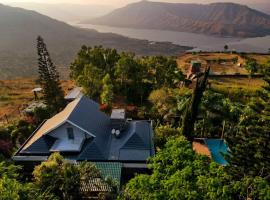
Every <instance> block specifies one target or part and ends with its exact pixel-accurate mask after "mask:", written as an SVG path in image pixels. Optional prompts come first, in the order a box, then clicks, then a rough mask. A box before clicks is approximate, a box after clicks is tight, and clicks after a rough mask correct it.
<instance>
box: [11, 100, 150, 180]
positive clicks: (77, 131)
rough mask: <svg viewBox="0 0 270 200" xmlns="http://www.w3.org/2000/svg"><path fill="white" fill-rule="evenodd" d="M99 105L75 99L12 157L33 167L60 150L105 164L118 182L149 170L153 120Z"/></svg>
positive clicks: (76, 159) (77, 159) (67, 156)
mask: <svg viewBox="0 0 270 200" xmlns="http://www.w3.org/2000/svg"><path fill="white" fill-rule="evenodd" d="M99 108H100V105H99V104H98V103H96V102H94V101H92V100H91V99H89V98H87V97H85V96H81V97H79V98H77V99H75V100H74V101H72V102H71V103H69V104H68V105H67V106H66V108H65V109H64V110H63V111H62V112H60V113H58V114H57V115H55V116H54V117H52V118H50V119H48V120H47V121H45V122H43V123H42V124H41V125H40V127H39V128H38V129H37V130H35V131H34V133H33V134H32V135H31V136H30V137H29V138H28V139H27V141H26V142H25V143H24V144H23V145H22V147H21V148H20V149H19V150H18V151H17V152H16V154H15V155H14V156H13V160H14V161H15V162H16V163H18V164H20V165H23V166H26V168H27V169H29V170H30V169H31V168H33V167H34V166H35V165H36V164H39V163H40V162H42V161H45V160H47V159H48V157H49V156H50V155H51V154H52V153H53V152H60V154H61V155H62V156H63V157H64V158H65V159H66V160H69V161H70V162H74V163H78V162H81V161H89V162H93V163H97V167H99V166H103V167H102V168H103V169H102V170H101V171H102V172H105V174H106V172H110V171H114V173H115V174H118V175H117V176H115V177H118V180H117V181H118V182H119V184H120V183H123V182H125V181H126V180H127V179H128V178H130V177H132V176H133V175H134V174H135V173H141V172H144V173H145V172H147V165H146V162H147V159H148V158H149V157H151V156H153V155H154V144H153V130H152V125H151V123H150V122H149V121H128V120H126V119H125V113H124V110H114V111H113V113H112V115H111V117H110V116H107V115H106V114H105V113H103V112H102V111H100V109H99ZM104 166H105V167H106V166H107V167H109V168H108V169H104ZM107 174H110V173H107ZM119 174H120V175H119Z"/></svg>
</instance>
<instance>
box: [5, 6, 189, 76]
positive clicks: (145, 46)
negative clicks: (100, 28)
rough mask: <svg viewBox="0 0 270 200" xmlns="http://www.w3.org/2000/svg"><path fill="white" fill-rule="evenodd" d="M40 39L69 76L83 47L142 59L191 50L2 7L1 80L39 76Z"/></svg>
mask: <svg viewBox="0 0 270 200" xmlns="http://www.w3.org/2000/svg"><path fill="white" fill-rule="evenodd" d="M38 35H41V36H42V37H43V38H44V39H45V42H46V43H47V46H48V49H49V51H50V53H51V56H52V59H53V61H54V62H55V63H56V65H57V66H59V67H60V72H61V74H62V75H67V74H68V66H69V64H70V62H71V61H72V60H73V58H74V56H75V55H76V53H77V52H78V51H79V49H80V47H81V46H82V45H89V46H93V45H103V46H105V47H111V48H117V49H118V50H120V51H132V52H135V53H137V54H139V55H149V54H168V55H178V54H179V53H182V52H184V51H186V50H189V49H190V48H188V47H181V46H178V45H173V44H171V43H152V42H149V41H146V40H137V39H130V38H126V37H123V36H120V35H116V34H111V33H99V32H97V31H95V30H84V29H78V28H75V27H72V26H70V25H68V24H66V23H63V22H60V21H57V20H54V19H52V18H49V17H47V16H45V15H41V14H39V13H37V12H34V11H29V10H24V9H21V8H13V7H9V6H4V5H1V4H0V44H1V45H0V79H5V78H14V77H29V76H33V75H36V73H37V55H36V54H37V53H36V38H37V36H38Z"/></svg>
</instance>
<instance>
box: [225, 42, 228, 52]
mask: <svg viewBox="0 0 270 200" xmlns="http://www.w3.org/2000/svg"><path fill="white" fill-rule="evenodd" d="M228 49H229V46H228V45H227V44H226V45H225V46H224V51H225V52H227V51H228Z"/></svg>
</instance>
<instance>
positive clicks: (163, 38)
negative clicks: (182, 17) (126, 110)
mask: <svg viewBox="0 0 270 200" xmlns="http://www.w3.org/2000/svg"><path fill="white" fill-rule="evenodd" d="M70 24H71V25H73V26H78V27H81V28H87V29H95V30H97V31H99V32H101V33H117V34H120V35H123V36H127V37H130V38H137V39H146V40H150V41H158V42H172V43H174V44H178V45H184V46H192V47H194V50H204V51H221V50H223V47H224V45H225V44H227V45H228V46H229V48H230V49H235V50H237V51H243V52H259V53H267V52H268V51H269V48H270V36H266V37H257V38H246V39H239V38H223V37H215V36H207V35H203V34H194V33H186V32H177V31H163V30H153V29H134V28H119V27H110V26H101V25H91V24H77V23H70Z"/></svg>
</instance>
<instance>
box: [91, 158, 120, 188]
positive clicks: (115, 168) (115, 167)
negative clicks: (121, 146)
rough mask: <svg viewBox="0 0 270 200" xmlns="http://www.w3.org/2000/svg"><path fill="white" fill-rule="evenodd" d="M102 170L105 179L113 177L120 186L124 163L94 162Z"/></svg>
mask: <svg viewBox="0 0 270 200" xmlns="http://www.w3.org/2000/svg"><path fill="white" fill-rule="evenodd" d="M93 163H94V164H95V165H96V167H97V168H98V169H99V170H100V172H101V175H102V176H103V178H106V177H111V178H113V179H115V180H116V181H117V182H118V184H119V185H120V181H121V171H122V163H117V162H93Z"/></svg>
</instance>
